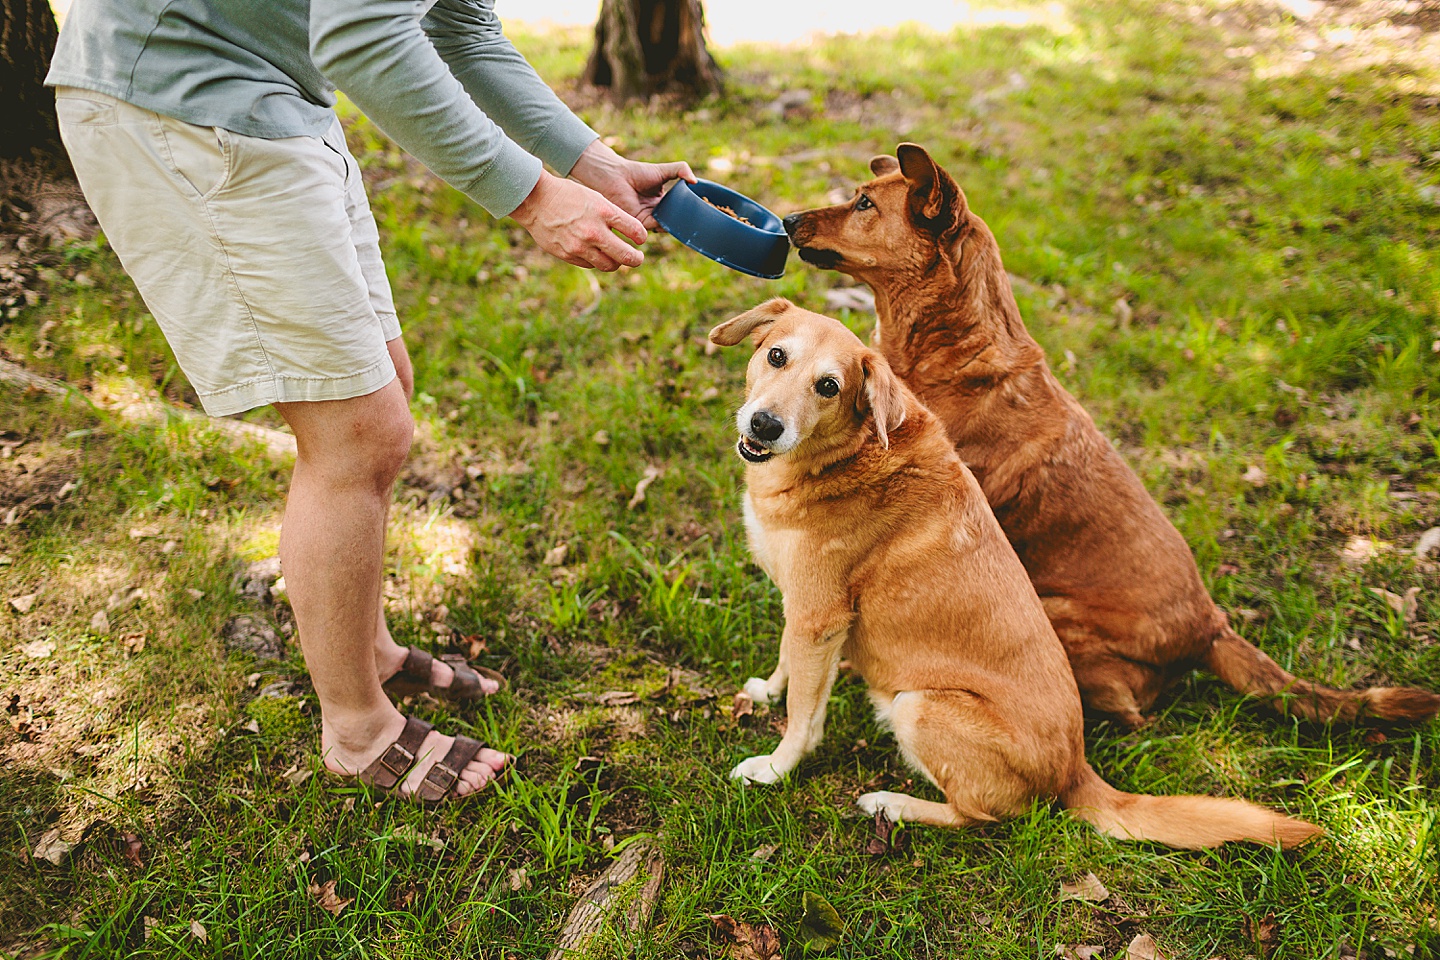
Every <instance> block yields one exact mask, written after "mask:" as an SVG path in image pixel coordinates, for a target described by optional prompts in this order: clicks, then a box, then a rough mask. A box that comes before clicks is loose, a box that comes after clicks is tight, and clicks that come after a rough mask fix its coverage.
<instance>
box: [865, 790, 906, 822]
mask: <svg viewBox="0 0 1440 960" xmlns="http://www.w3.org/2000/svg"><path fill="white" fill-rule="evenodd" d="M909 799H910V798H909V797H907V796H905V795H904V794H903V793H892V792H891V791H889V790H876V791H875V792H874V793H866V794H862V795H861V796H860V797H858V798H857V799H856V800H855V806H857V807H859V808H860V809H861V810H863V811H865V813H867V814H868V815H870V816H872V817H873V816H875V814H876V813H883V814H885V819H886V820H889V821H891V822H899V821H900V820H903V819H904V817H903V816H901V814H902V813H903V812H904V810H905V801H907V800H909Z"/></svg>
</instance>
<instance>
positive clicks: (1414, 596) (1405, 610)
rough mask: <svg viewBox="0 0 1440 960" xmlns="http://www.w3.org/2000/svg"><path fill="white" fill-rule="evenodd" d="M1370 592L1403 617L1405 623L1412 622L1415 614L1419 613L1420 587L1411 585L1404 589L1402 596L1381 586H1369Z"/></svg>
mask: <svg viewBox="0 0 1440 960" xmlns="http://www.w3.org/2000/svg"><path fill="white" fill-rule="evenodd" d="M1369 590H1370V592H1371V593H1373V594H1374V595H1375V596H1377V597H1379V598H1380V599H1381V600H1384V601H1385V605H1386V606H1388V607H1389V608H1390V609H1391V610H1394V611H1395V612H1396V613H1398V614H1400V616H1401V617H1403V618H1404V620H1405V622H1406V623H1414V622H1415V618H1416V616H1418V615H1419V613H1420V588H1419V587H1411V588H1410V589H1408V590H1406V591H1405V595H1404V596H1403V597H1402V596H1401V595H1400V594H1398V593H1391V592H1390V591H1389V590H1386V589H1384V588H1382V587H1370V588H1369Z"/></svg>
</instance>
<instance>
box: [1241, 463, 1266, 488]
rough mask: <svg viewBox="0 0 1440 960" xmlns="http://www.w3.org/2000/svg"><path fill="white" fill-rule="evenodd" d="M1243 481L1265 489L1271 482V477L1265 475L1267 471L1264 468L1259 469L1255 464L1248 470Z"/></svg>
mask: <svg viewBox="0 0 1440 960" xmlns="http://www.w3.org/2000/svg"><path fill="white" fill-rule="evenodd" d="M1242 479H1243V480H1244V481H1245V482H1246V483H1248V484H1250V486H1252V487H1263V486H1265V484H1266V483H1268V482H1269V481H1270V477H1269V476H1268V475H1267V474H1266V473H1265V469H1264V468H1263V467H1257V466H1255V465H1254V464H1251V465H1250V467H1249V468H1247V469H1246V471H1245V476H1244V477H1243V478H1242Z"/></svg>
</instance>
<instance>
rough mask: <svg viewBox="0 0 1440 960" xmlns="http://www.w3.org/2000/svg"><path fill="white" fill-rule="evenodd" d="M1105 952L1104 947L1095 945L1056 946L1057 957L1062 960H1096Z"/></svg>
mask: <svg viewBox="0 0 1440 960" xmlns="http://www.w3.org/2000/svg"><path fill="white" fill-rule="evenodd" d="M1104 952H1105V948H1104V947H1102V946H1100V945H1099V944H1094V943H1057V944H1055V955H1056V956H1057V957H1059V958H1060V960H1094V958H1096V957H1098V956H1100V955H1101V954H1103V953H1104Z"/></svg>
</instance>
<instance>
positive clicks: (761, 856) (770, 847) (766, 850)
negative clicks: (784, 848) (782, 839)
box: [750, 843, 780, 860]
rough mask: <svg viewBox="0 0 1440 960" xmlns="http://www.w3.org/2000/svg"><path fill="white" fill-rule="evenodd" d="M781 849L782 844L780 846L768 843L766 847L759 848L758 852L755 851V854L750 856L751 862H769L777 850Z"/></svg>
mask: <svg viewBox="0 0 1440 960" xmlns="http://www.w3.org/2000/svg"><path fill="white" fill-rule="evenodd" d="M779 849H780V844H778V843H767V844H765V845H764V846H761V847H757V848H756V850H755V852H754V853H752V854H750V859H751V860H769V859H770V858H771V857H773V856H774V855H775V851H776V850H779Z"/></svg>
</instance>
